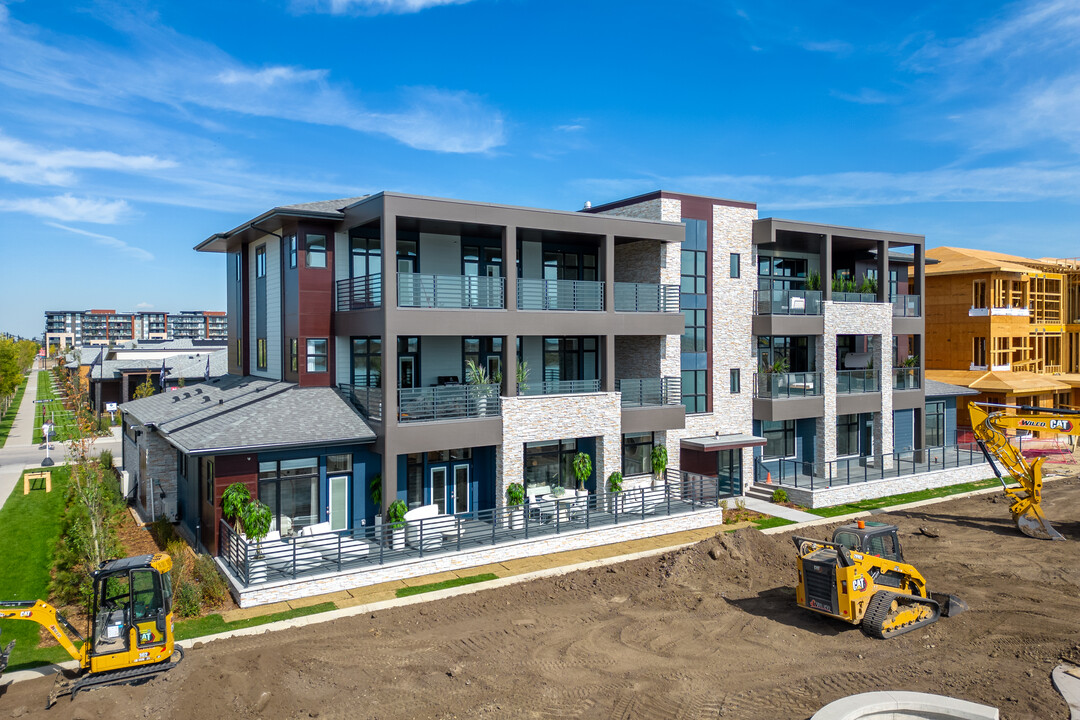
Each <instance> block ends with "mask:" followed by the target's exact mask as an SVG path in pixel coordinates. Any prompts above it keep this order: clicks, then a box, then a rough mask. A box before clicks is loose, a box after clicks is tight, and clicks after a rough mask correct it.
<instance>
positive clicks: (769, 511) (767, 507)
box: [735, 495, 821, 523]
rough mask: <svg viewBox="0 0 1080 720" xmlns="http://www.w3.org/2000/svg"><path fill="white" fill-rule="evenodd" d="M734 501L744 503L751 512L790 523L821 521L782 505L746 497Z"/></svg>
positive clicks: (818, 517) (818, 518) (809, 514)
mask: <svg viewBox="0 0 1080 720" xmlns="http://www.w3.org/2000/svg"><path fill="white" fill-rule="evenodd" d="M735 500H736V501H739V500H741V501H742V502H743V503H745V504H746V509H747V510H753V511H754V512H759V513H761V514H762V515H772V516H773V517H778V518H784V519H785V520H791V521H792V522H800V523H801V522H811V521H813V520H820V519H821V516H820V515H813V514H811V513H808V512H803V511H802V510H795V509H794V508H789V507H784V506H783V505H775V504H773V503H771V502H766V501H764V500H759V499H757V498H754V497H749V496H746V495H744V496H743V497H738V498H735Z"/></svg>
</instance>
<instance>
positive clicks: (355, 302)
mask: <svg viewBox="0 0 1080 720" xmlns="http://www.w3.org/2000/svg"><path fill="white" fill-rule="evenodd" d="M380 305H382V275H361V276H360V277H354V278H346V279H344V280H338V281H337V309H338V312H348V311H349V310H367V309H368V308H375V307H379V306H380Z"/></svg>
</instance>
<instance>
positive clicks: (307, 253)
mask: <svg viewBox="0 0 1080 720" xmlns="http://www.w3.org/2000/svg"><path fill="white" fill-rule="evenodd" d="M316 238H322V240H321V241H320V240H317V239H316ZM320 244H321V246H322V247H321V248H320V247H319V246H320ZM328 244H329V242H328V240H327V237H326V235H320V234H317V233H311V234H310V235H307V236H306V237H305V238H304V267H306V268H311V269H313V270H325V269H326V267H327V264H328V261H327V248H328Z"/></svg>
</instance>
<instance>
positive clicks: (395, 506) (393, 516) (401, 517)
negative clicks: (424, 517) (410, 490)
mask: <svg viewBox="0 0 1080 720" xmlns="http://www.w3.org/2000/svg"><path fill="white" fill-rule="evenodd" d="M408 511H409V506H408V505H406V504H405V501H404V500H395V501H394V502H392V503H390V508H389V509H388V510H387V511H386V519H387V520H388V521H389V522H390V525H391V526H392V527H394V528H395V529H397V528H403V527H405V513H407V512H408Z"/></svg>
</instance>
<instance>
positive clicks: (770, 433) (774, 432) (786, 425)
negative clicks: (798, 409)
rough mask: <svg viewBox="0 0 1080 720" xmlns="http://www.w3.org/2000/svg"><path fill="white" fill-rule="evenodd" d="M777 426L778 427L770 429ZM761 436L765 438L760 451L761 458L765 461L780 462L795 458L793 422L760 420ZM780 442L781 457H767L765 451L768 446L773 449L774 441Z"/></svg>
mask: <svg viewBox="0 0 1080 720" xmlns="http://www.w3.org/2000/svg"><path fill="white" fill-rule="evenodd" d="M770 426H778V427H770ZM761 435H762V437H764V438H765V440H766V443H765V446H764V447H763V448H762V449H761V457H762V459H765V460H780V459H788V458H793V457H795V421H794V420H762V421H761ZM778 438H779V440H780V443H781V445H783V447H782V448H781V449H782V451H783V454H782V455H769V454H767V451H768V450H769V447H770V445H772V446H774V447H775V440H776V439H778Z"/></svg>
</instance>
